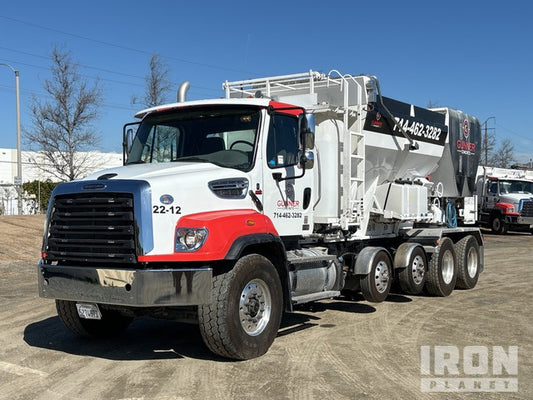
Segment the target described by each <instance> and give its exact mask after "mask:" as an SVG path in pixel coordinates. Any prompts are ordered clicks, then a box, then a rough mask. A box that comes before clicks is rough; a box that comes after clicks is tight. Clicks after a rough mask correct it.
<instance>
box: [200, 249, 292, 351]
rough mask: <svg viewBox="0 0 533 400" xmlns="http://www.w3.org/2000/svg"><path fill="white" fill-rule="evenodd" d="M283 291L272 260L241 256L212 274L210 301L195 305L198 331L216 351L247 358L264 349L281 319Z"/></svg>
mask: <svg viewBox="0 0 533 400" xmlns="http://www.w3.org/2000/svg"><path fill="white" fill-rule="evenodd" d="M282 305H283V293H282V289H281V283H280V279H279V276H278V273H277V271H276V269H275V268H274V266H273V265H272V263H271V262H270V261H269V260H268V259H267V258H265V257H263V256H261V255H258V254H250V255H247V256H244V257H243V258H241V259H240V260H238V261H237V263H236V264H235V266H234V267H233V269H231V270H230V271H228V272H226V273H223V274H221V275H218V276H215V277H214V278H213V301H212V302H211V303H210V304H206V305H202V306H199V307H198V320H199V323H200V332H201V334H202V338H203V340H204V343H205V344H206V346H207V347H208V348H209V349H210V350H211V351H212V352H213V353H215V354H218V355H220V356H223V357H228V358H233V359H237V360H248V359H251V358H255V357H259V356H261V355H263V354H265V353H266V352H267V350H268V349H269V348H270V345H271V344H272V342H273V341H274V339H275V337H276V335H277V333H278V329H279V325H280V322H281V315H282Z"/></svg>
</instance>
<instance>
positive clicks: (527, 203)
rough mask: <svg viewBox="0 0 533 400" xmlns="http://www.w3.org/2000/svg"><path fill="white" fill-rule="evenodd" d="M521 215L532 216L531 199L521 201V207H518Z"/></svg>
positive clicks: (532, 203) (532, 204)
mask: <svg viewBox="0 0 533 400" xmlns="http://www.w3.org/2000/svg"><path fill="white" fill-rule="evenodd" d="M520 215H521V216H522V217H533V200H524V201H522V208H521V209H520Z"/></svg>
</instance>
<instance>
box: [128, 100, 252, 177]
mask: <svg viewBox="0 0 533 400" xmlns="http://www.w3.org/2000/svg"><path fill="white" fill-rule="evenodd" d="M259 120H260V111H259V109H257V108H250V107H231V108H228V107H216V108H214V107H210V108H209V109H207V108H186V109H182V110H173V111H172V112H165V113H157V114H154V115H148V116H147V117H146V118H145V119H144V120H143V121H142V122H141V125H140V126H139V129H138V131H137V135H136V136H135V140H134V141H133V144H132V147H131V151H130V154H129V158H128V161H127V162H126V165H128V164H138V163H162V162H180V161H183V162H209V163H213V164H216V165H219V166H221V167H227V168H236V169H239V170H242V171H249V170H250V169H251V168H252V166H253V160H254V151H255V147H256V146H255V143H256V138H257V130H258V126H259Z"/></svg>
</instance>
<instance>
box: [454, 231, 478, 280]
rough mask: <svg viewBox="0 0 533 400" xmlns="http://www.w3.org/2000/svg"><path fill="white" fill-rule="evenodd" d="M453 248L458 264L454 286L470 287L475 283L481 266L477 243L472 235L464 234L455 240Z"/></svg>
mask: <svg viewBox="0 0 533 400" xmlns="http://www.w3.org/2000/svg"><path fill="white" fill-rule="evenodd" d="M455 250H456V252H457V261H458V264H459V265H458V273H457V284H456V286H457V287H458V288H460V289H472V288H473V287H474V286H476V284H477V281H478V278H479V272H480V267H481V257H480V252H479V243H478V242H477V240H476V238H475V237H474V236H472V235H469V236H465V237H464V238H462V239H461V240H459V241H458V242H457V244H456V245H455Z"/></svg>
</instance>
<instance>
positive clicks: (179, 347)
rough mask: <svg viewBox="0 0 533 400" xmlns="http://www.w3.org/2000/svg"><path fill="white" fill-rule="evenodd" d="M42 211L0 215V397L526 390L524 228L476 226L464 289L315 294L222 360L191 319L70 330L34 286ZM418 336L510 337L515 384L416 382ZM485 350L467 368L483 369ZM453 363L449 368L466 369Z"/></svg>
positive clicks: (372, 395)
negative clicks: (483, 230) (252, 348)
mask: <svg viewBox="0 0 533 400" xmlns="http://www.w3.org/2000/svg"><path fill="white" fill-rule="evenodd" d="M43 222H44V220H43V218H42V217H39V216H37V217H35V216H28V217H0V232H1V236H0V255H1V257H2V260H1V262H0V305H1V307H0V348H1V351H0V398H2V399H10V400H11V399H69V400H70V399H158V400H159V399H161V400H169V399H206V398H211V399H252V398H253V399H263V398H264V399H315V398H316V399H324V398H328V399H329V398H331V399H437V398H439V399H440V398H446V399H486V398H494V399H499V398H510V399H531V398H533V383H532V382H533V368H532V366H533V343H532V339H531V338H532V337H533V315H532V312H531V305H532V301H531V296H530V295H529V289H530V288H529V285H530V284H531V282H532V281H533V279H532V273H531V270H532V268H533V265H532V261H531V259H532V256H533V250H532V249H533V236H532V235H529V234H527V235H526V234H510V235H507V236H493V235H490V234H487V235H485V239H486V243H485V256H486V269H485V272H484V273H483V274H482V275H481V278H480V281H479V284H478V286H477V287H476V288H475V289H473V290H468V291H459V290H456V291H454V293H452V295H451V296H450V297H447V298H433V297H427V296H404V295H400V294H396V295H391V296H389V299H388V300H387V301H386V302H384V303H381V304H377V305H373V304H370V303H367V302H366V301H364V300H362V299H355V300H346V299H335V300H330V301H324V302H319V303H316V304H314V305H313V307H308V308H306V309H302V310H299V311H298V312H296V313H294V314H293V315H291V316H290V317H288V318H287V319H286V320H285V321H284V323H283V326H282V328H281V329H280V332H279V335H278V337H277V339H276V340H275V342H274V344H273V346H272V348H271V349H270V351H269V352H268V353H267V354H266V355H265V356H263V357H261V358H259V359H256V360H251V361H245V362H232V361H226V360H223V359H220V358H217V357H215V356H213V355H212V354H211V353H210V352H209V351H208V350H207V349H206V348H205V347H204V345H203V343H202V341H201V338H200V334H199V331H198V328H197V327H196V326H194V325H186V324H181V323H175V322H171V321H159V320H153V319H138V320H135V321H134V323H133V324H132V325H131V326H130V328H129V329H128V330H127V331H126V332H125V334H124V335H123V336H122V337H121V338H119V339H113V340H108V341H91V340H84V339H80V338H77V337H75V336H74V335H72V334H71V333H69V332H68V331H67V330H66V329H65V328H64V327H63V326H62V324H61V323H60V321H59V319H58V317H57V316H56V313H55V306H54V302H53V301H50V300H45V299H41V298H39V297H38V295H37V276H36V267H35V264H36V261H37V259H38V258H39V252H40V243H41V233H42V228H43ZM421 346H429V349H430V350H432V349H435V347H434V346H452V347H454V348H457V349H458V351H459V352H460V354H463V350H464V348H465V346H480V347H482V348H485V346H488V349H489V356H490V355H491V354H492V351H493V350H492V348H493V346H502V347H503V348H504V349H505V350H508V349H509V346H518V374H517V375H516V374H513V373H512V371H511V373H510V375H511V377H512V378H517V379H518V391H517V392H510V393H493V392H489V393H427V392H422V391H421V378H422V376H421V361H420V360H421V355H420V354H421ZM461 360H462V361H464V360H463V357H462V356H461ZM476 360H478V359H476ZM490 360H492V358H490V357H489V366H488V371H489V372H488V375H487V374H485V375H481V376H477V377H478V378H479V377H481V378H487V379H489V378H492V377H493V373H492V363H491V361H490ZM475 363H476V361H475V360H474V364H475ZM476 365H477V366H479V362H478V364H476ZM458 368H459V375H458V376H453V377H459V378H463V377H465V376H466V377H471V375H465V373H464V370H463V364H462V362H461V363H460V365H459V366H458ZM502 371H503V373H504V375H503V377H504V378H507V377H509V376H508V375H509V374H507V371H506V370H505V369H503V370H502ZM433 372H434V371H433ZM506 374H507V375H506ZM497 377H500V378H501V377H502V376H497Z"/></svg>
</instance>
